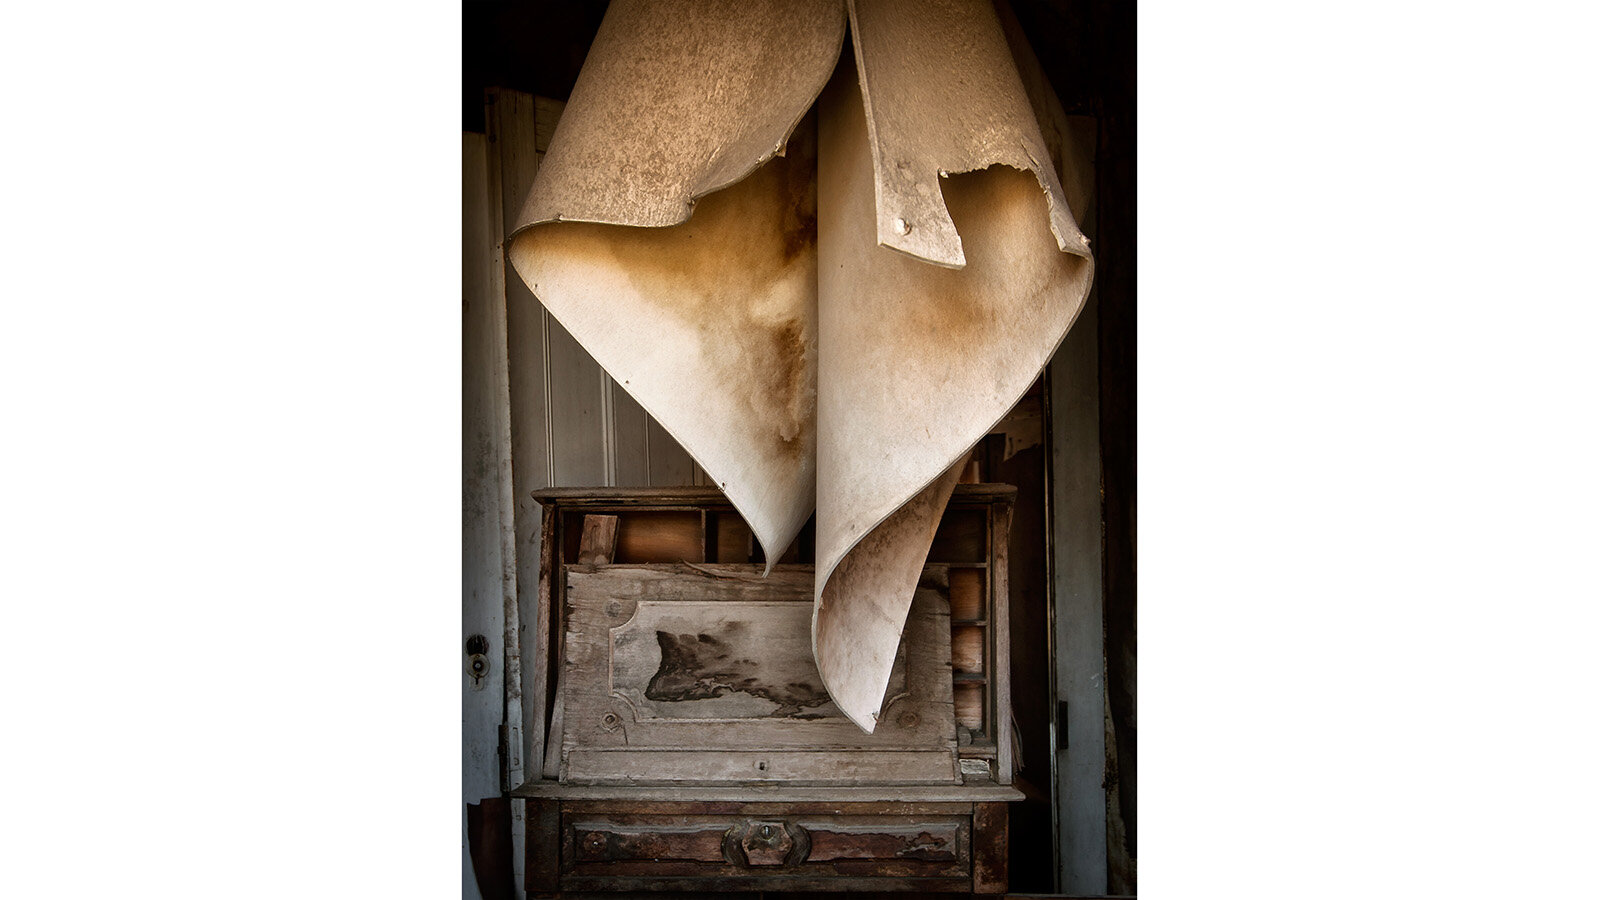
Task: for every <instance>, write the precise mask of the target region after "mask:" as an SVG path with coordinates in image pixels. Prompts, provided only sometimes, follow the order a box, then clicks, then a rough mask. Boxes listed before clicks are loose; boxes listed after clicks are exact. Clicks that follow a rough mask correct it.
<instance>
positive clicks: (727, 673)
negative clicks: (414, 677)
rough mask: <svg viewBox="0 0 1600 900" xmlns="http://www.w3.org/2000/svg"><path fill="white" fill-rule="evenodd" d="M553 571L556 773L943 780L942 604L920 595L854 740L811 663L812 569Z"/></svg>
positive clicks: (946, 722)
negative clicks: (562, 593)
mask: <svg viewBox="0 0 1600 900" xmlns="http://www.w3.org/2000/svg"><path fill="white" fill-rule="evenodd" d="M761 572H762V569H761V567H759V566H754V565H743V566H740V565H716V564H706V565H677V566H623V565H614V566H609V567H584V566H569V567H567V604H566V605H567V608H568V610H569V613H570V616H571V620H570V625H569V627H568V629H567V643H566V668H565V671H564V677H565V678H566V682H567V686H566V688H565V689H564V691H563V700H564V706H565V709H566V715H567V720H566V723H565V732H564V735H563V757H564V763H563V769H562V772H563V778H564V779H565V780H568V781H585V782H593V783H607V782H611V783H618V782H620V783H626V782H632V781H656V782H669V783H670V782H680V783H683V782H712V781H805V782H813V783H841V782H843V783H850V782H856V783H859V782H861V781H872V780H876V781H900V782H918V781H923V782H929V781H932V782H940V781H942V782H955V781H957V780H958V779H959V776H958V775H957V773H956V768H955V762H954V748H955V734H954V711H953V707H952V705H951V696H950V681H949V667H948V662H947V660H948V659H949V613H948V601H946V600H945V599H944V597H943V596H942V594H941V593H939V592H938V591H937V590H933V589H929V588H926V587H925V588H921V589H919V591H918V593H917V599H916V600H915V601H914V602H913V613H912V615H911V617H910V618H909V620H908V624H907V628H906V646H907V648H908V649H907V650H906V652H905V653H904V654H903V656H902V659H901V662H900V664H899V669H898V671H900V672H901V673H902V674H901V676H900V680H899V681H897V682H895V683H896V684H897V685H899V686H898V687H897V688H896V690H895V696H894V697H891V700H890V703H889V705H888V706H887V708H886V710H885V714H884V727H882V728H880V729H879V731H878V733H877V734H874V735H871V736H868V735H864V734H862V733H861V732H860V730H859V729H857V728H856V727H855V726H854V725H853V724H852V723H851V722H850V721H849V720H847V719H846V718H844V717H843V716H842V715H841V714H840V713H839V711H838V709H837V708H836V707H834V706H833V704H832V703H831V702H830V701H829V699H828V697H827V695H826V692H825V691H824V690H823V688H822V684H821V681H820V677H819V676H818V675H817V673H816V670H815V664H814V662H813V661H812V658H811V656H810V646H809V642H808V640H807V638H808V633H807V627H806V626H807V624H808V622H809V615H810V609H811V603H810V596H811V587H812V578H813V575H812V570H811V567H809V566H793V567H780V568H776V569H774V571H773V573H772V574H771V575H770V576H768V577H765V578H763V577H762V576H761Z"/></svg>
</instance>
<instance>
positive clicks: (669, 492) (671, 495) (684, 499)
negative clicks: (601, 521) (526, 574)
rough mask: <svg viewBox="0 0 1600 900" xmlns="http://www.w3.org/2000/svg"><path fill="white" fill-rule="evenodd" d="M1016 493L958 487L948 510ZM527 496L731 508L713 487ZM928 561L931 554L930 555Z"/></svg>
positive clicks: (544, 491)
mask: <svg viewBox="0 0 1600 900" xmlns="http://www.w3.org/2000/svg"><path fill="white" fill-rule="evenodd" d="M1016 495H1017V489H1016V488H1014V487H1012V486H1011V485H1009V484H958V485H956V489H955V493H953V494H951V496H950V506H951V507H952V508H956V507H966V506H972V505H974V504H984V503H990V502H993V501H996V500H1006V499H1012V500H1014V499H1015V498H1016ZM530 496H532V498H533V499H534V500H537V501H539V502H540V503H546V502H559V503H561V504H562V505H563V506H568V507H572V508H578V507H580V506H594V505H600V506H635V507H637V506H698V505H702V504H707V503H709V504H712V505H719V506H726V507H728V508H730V509H731V508H732V504H730V503H728V499H727V497H726V496H725V495H724V494H723V493H722V492H721V491H720V490H717V489H716V488H714V487H693V486H681V487H653V488H615V487H549V488H541V489H538V490H535V491H534V492H533V493H532V494H531V495H530ZM930 558H931V554H930Z"/></svg>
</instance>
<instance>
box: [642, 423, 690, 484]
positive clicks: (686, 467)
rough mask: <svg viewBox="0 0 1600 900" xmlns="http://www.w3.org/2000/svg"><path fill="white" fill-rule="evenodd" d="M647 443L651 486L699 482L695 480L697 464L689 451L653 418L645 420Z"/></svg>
mask: <svg viewBox="0 0 1600 900" xmlns="http://www.w3.org/2000/svg"><path fill="white" fill-rule="evenodd" d="M645 444H646V446H647V447H649V451H650V484H651V486H653V487H675V486H677V485H683V484H697V483H698V482H696V481H695V480H694V470H695V464H694V459H693V457H691V456H689V451H687V450H685V449H683V447H682V446H680V445H679V444H678V442H677V441H675V440H673V439H672V435H670V434H668V433H667V430H666V429H665V428H662V427H661V423H660V422H657V421H656V420H655V419H653V418H651V419H649V420H648V421H647V422H645Z"/></svg>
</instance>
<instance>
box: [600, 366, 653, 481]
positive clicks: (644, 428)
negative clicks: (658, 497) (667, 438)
mask: <svg viewBox="0 0 1600 900" xmlns="http://www.w3.org/2000/svg"><path fill="white" fill-rule="evenodd" d="M606 387H607V390H609V392H610V395H611V461H612V480H611V481H610V482H609V483H610V484H612V485H615V486H617V487H649V485H650V427H649V426H650V415H649V414H648V413H646V412H645V411H644V407H642V406H640V405H639V402H638V401H637V400H634V399H633V398H632V397H631V396H629V395H628V391H627V389H626V388H624V387H623V386H622V385H620V384H617V383H616V382H615V381H612V380H611V378H610V376H607V377H606Z"/></svg>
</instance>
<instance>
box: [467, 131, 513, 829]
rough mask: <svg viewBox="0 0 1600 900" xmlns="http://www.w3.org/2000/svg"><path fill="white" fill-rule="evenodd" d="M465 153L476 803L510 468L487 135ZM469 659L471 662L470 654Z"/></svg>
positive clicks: (495, 779) (498, 710) (489, 764)
mask: <svg viewBox="0 0 1600 900" xmlns="http://www.w3.org/2000/svg"><path fill="white" fill-rule="evenodd" d="M461 154H462V183H461V194H462V202H463V210H462V212H463V220H462V232H461V256H462V266H461V274H462V285H461V292H462V326H461V338H462V372H461V413H462V447H461V463H462V472H461V476H462V484H461V488H462V504H461V507H462V508H461V512H462V522H461V626H462V629H463V632H462V635H461V639H462V640H463V641H465V640H466V638H467V637H468V636H469V635H474V634H478V635H482V636H484V637H485V638H486V639H487V640H488V642H489V646H488V649H487V652H486V653H485V654H484V656H485V657H486V658H487V660H488V661H489V671H488V672H487V673H486V674H485V675H484V676H483V677H481V678H479V679H476V680H474V679H473V678H472V677H471V676H470V675H468V674H467V672H466V671H465V665H463V671H462V675H461V680H462V694H461V729H462V733H461V751H462V759H461V776H462V782H461V790H462V795H463V798H464V799H465V801H466V802H468V803H476V802H478V801H480V800H483V799H485V798H488V797H494V796H498V795H499V793H500V762H499V754H498V752H497V748H498V745H499V740H500V732H499V729H500V724H501V717H502V715H503V711H504V704H505V695H504V684H503V681H502V678H503V677H504V674H505V667H504V665H503V651H504V647H505V645H504V643H503V632H504V629H505V608H504V604H503V601H502V577H503V558H502V554H503V545H502V542H501V539H500V522H501V510H500V501H501V491H500V484H499V479H500V474H501V473H500V469H499V447H498V446H497V443H496V442H497V434H498V432H497V429H496V418H497V410H496V402H497V392H496V390H495V381H494V374H495V373H494V360H495V353H494V341H495V334H494V324H495V320H494V313H493V307H494V306H495V304H496V303H498V302H499V298H498V296H497V295H496V293H495V290H494V285H493V279H492V273H493V264H494V259H495V255H494V237H493V228H492V223H491V220H490V210H489V194H488V190H489V187H488V155H487V144H486V142H485V140H484V138H483V136H482V135H475V134H464V135H462V146H461ZM462 660H463V663H465V660H466V657H465V656H463V657H462Z"/></svg>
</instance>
